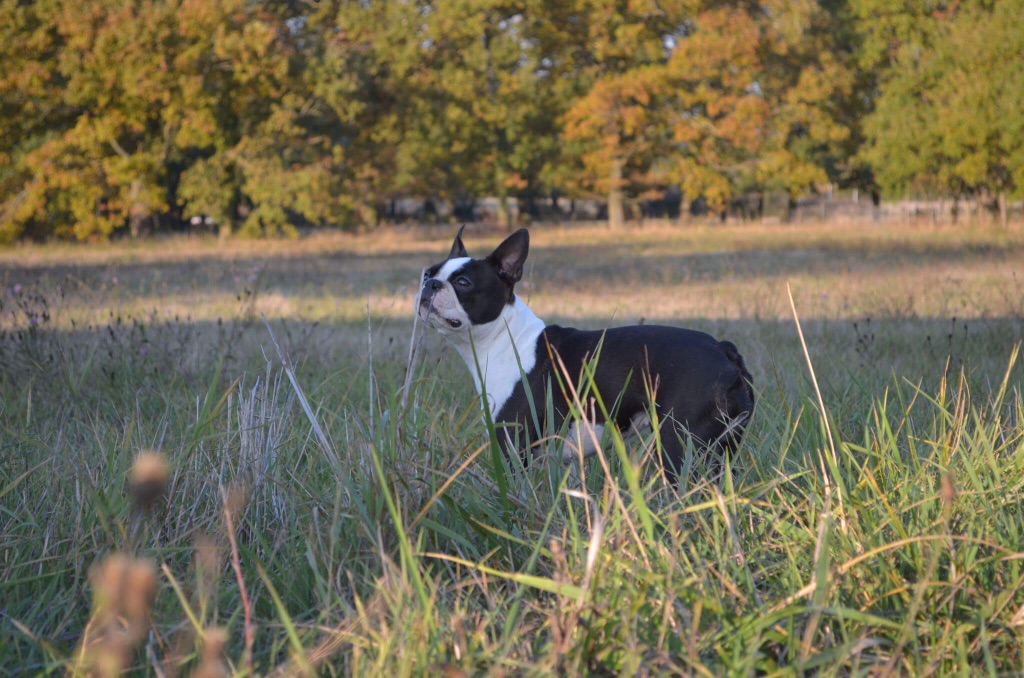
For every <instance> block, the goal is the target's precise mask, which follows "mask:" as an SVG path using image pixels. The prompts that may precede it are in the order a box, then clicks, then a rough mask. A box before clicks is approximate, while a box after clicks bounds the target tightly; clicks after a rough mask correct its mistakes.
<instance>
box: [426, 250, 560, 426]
mask: <svg viewBox="0 0 1024 678" xmlns="http://www.w3.org/2000/svg"><path fill="white" fill-rule="evenodd" d="M445 266H447V264H445ZM442 270H444V269H443V268H442ZM455 270H458V269H455ZM449 275H451V272H449ZM437 277H440V273H439V274H438V276H437ZM467 328H468V331H463V330H466V329H467ZM542 331H544V321H543V320H541V319H540V318H538V317H537V316H536V315H534V314H533V311H531V310H530V309H529V307H528V306H527V305H526V304H524V303H523V302H522V300H520V299H519V297H516V298H515V300H514V301H513V302H512V303H511V304H506V305H505V308H504V309H502V311H501V315H500V316H498V317H497V318H495V319H494V320H492V321H491V322H489V323H486V324H484V325H468V324H467V325H465V326H464V327H463V328H460V331H458V332H446V333H445V335H446V336H447V337H448V339H449V340H450V341H451V342H452V344H453V345H454V346H455V350H456V351H458V352H459V355H461V356H462V359H463V361H465V363H466V366H467V367H469V372H470V374H472V375H473V383H474V384H476V392H477V393H482V392H483V391H484V388H485V387H486V392H487V406H488V407H487V409H488V410H490V412H491V417H492V418H493V417H495V416H497V414H498V412H500V411H501V408H502V407H504V405H505V403H506V402H508V399H509V398H510V397H511V396H512V391H513V390H515V387H516V384H518V383H519V381H520V379H521V373H520V368H522V372H523V373H526V374H529V373H530V371H531V370H532V369H533V366H534V364H535V363H536V362H537V339H538V338H539V337H540V333H541V332H542ZM474 349H475V351H476V356H475V357H474ZM516 354H518V355H519V361H518V362H517V361H516ZM477 364H479V366H480V369H479V370H477Z"/></svg>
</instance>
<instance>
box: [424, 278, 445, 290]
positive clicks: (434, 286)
mask: <svg viewBox="0 0 1024 678" xmlns="http://www.w3.org/2000/svg"><path fill="white" fill-rule="evenodd" d="M424 287H426V288H427V289H428V290H430V291H432V292H436V291H437V290H439V289H441V288H442V287H444V283H443V282H441V281H440V280H438V279H437V278H431V279H430V280H428V281H427V284H426V285H424Z"/></svg>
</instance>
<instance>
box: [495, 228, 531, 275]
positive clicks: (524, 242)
mask: <svg viewBox="0 0 1024 678" xmlns="http://www.w3.org/2000/svg"><path fill="white" fill-rule="evenodd" d="M529 251H530V232H529V231H527V230H526V229H525V228H520V229H519V230H518V231H516V232H515V233H513V234H512V235H510V236H509V237H507V238H505V241H504V242H502V243H501V244H500V245H498V247H497V248H496V249H495V250H494V251H493V252H491V254H490V256H488V257H487V261H488V262H489V263H490V264H491V265H492V266H494V270H495V271H497V272H498V277H499V278H501V279H502V280H503V281H505V282H506V283H507V284H509V285H515V284H516V283H517V282H519V281H520V280H521V279H522V277H523V264H525V263H526V255H527V254H528V253H529Z"/></svg>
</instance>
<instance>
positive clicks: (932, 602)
mask: <svg viewBox="0 0 1024 678" xmlns="http://www.w3.org/2000/svg"><path fill="white" fill-rule="evenodd" d="M532 235H533V250H532V253H531V257H530V261H529V262H528V264H527V271H526V282H525V283H524V284H523V285H522V287H521V289H520V294H521V295H522V296H524V297H525V298H526V299H527V300H528V302H529V303H530V305H531V307H532V308H533V309H534V310H535V311H536V312H537V313H538V314H539V315H541V317H544V318H545V319H547V320H548V321H552V322H554V321H557V322H560V323H562V324H575V325H578V326H586V327H594V328H600V327H605V326H608V325H610V324H626V323H635V322H650V323H653V322H658V323H669V324H676V325H683V326H688V327H693V328H696V329H702V330H706V331H709V332H711V333H713V334H715V335H716V336H718V337H719V338H722V339H730V340H732V341H733V342H735V343H736V344H737V345H738V346H739V347H740V350H741V351H742V352H743V354H744V356H745V357H746V359H747V362H748V365H749V366H750V368H751V371H752V372H753V374H754V377H755V380H756V388H757V391H758V394H759V401H758V409H757V411H756V413H755V416H754V419H753V421H752V423H751V425H750V428H749V429H748V434H747V436H746V438H745V440H744V443H743V445H742V448H741V449H740V451H739V453H738V454H737V455H736V458H735V462H734V464H733V465H732V467H731V469H730V470H729V472H728V473H727V474H726V475H725V476H724V477H708V476H707V475H706V474H704V473H703V471H704V470H705V469H706V467H705V465H704V460H702V459H701V458H700V456H699V455H696V454H694V455H693V458H692V462H693V464H694V466H695V468H696V469H697V470H696V472H695V473H694V474H693V475H692V476H691V477H690V478H688V479H684V481H682V483H681V485H680V487H678V488H677V489H673V488H670V487H667V486H666V485H665V483H664V482H663V480H662V478H661V476H660V474H659V473H658V472H657V469H656V464H655V463H654V462H653V461H652V459H653V458H654V457H656V454H653V447H654V446H655V445H656V441H652V440H650V439H649V438H647V437H643V436H641V437H636V436H633V437H627V438H626V439H625V440H622V439H619V438H616V439H610V440H607V441H606V445H605V447H604V454H603V455H601V456H600V457H599V458H597V459H591V460H589V461H588V462H586V464H584V465H583V466H582V467H579V468H577V467H573V466H562V465H561V464H559V463H556V462H554V461H549V460H543V459H542V460H540V461H538V462H537V463H534V464H531V465H530V466H529V467H528V468H527V469H525V470H522V469H515V468H513V469H509V468H507V467H506V466H505V465H504V462H503V460H502V459H501V457H500V455H498V454H496V453H493V452H492V448H491V446H490V444H489V439H490V438H489V432H488V430H487V428H486V426H485V425H484V423H483V422H482V421H481V420H480V417H479V409H478V405H477V403H476V402H475V400H474V393H473V390H472V382H471V379H470V376H469V375H468V374H467V373H466V372H465V368H464V366H463V365H462V364H461V361H460V360H459V358H458V356H457V355H456V354H455V353H454V351H451V350H447V349H446V348H445V347H444V346H442V345H441V344H440V343H439V342H438V341H437V339H436V337H432V336H428V337H426V338H425V339H424V340H423V343H422V345H421V346H420V349H419V352H418V355H419V356H420V359H419V360H418V361H416V368H415V371H414V373H413V375H412V379H411V381H410V389H409V390H408V392H405V391H404V390H403V383H404V381H405V377H406V374H405V373H406V366H407V362H408V353H409V346H410V336H411V331H412V327H413V324H412V317H411V309H412V301H413V296H414V294H415V289H416V284H417V280H418V278H419V274H420V270H421V268H422V267H423V266H425V265H427V264H430V263H433V262H435V261H437V260H439V259H440V258H442V257H443V256H444V254H445V253H446V252H447V251H448V248H449V245H450V242H451V240H450V239H451V237H452V232H449V231H448V230H447V229H445V230H433V229H431V230H423V231H415V230H413V231H402V232H399V231H395V232H384V233H378V234H375V235H369V236H358V237H345V236H341V235H315V236H310V237H308V238H305V239H302V240H298V241H288V242H277V241H275V242H237V243H229V244H227V245H225V246H220V245H218V244H217V243H216V242H215V241H206V240H194V239H184V238H182V239H172V240H166V241H159V242H149V243H141V244H132V243H117V244H114V245H110V246H105V247H100V246H81V247H70V246H61V245H47V246H20V247H19V248H17V249H13V250H8V251H5V252H0V285H2V293H3V296H2V302H0V303H2V306H0V332H2V335H0V601H2V602H0V672H4V673H7V672H18V671H26V672H29V673H46V672H64V671H68V670H72V671H85V670H87V669H90V670H94V671H98V672H102V671H104V670H109V671H113V670H114V668H111V667H116V666H118V665H119V664H120V663H121V662H127V663H128V664H130V665H131V666H134V667H135V668H136V669H138V670H139V671H144V672H154V673H160V672H162V673H163V675H176V674H179V673H182V672H185V673H188V672H192V671H195V672H196V675H211V676H212V675H225V672H226V673H227V674H231V673H243V674H248V673H259V674H267V673H273V672H277V673H280V674H282V675H284V674H294V673H304V672H305V673H323V674H339V675H351V674H352V673H358V674H388V675H395V676H405V675H422V674H444V675H449V676H457V675H477V674H488V675H491V674H493V675H502V674H512V675H549V674H551V673H565V674H599V675H605V674H627V675H637V674H640V675H644V674H665V673H682V674H703V675H718V674H723V673H740V674H745V673H755V672H756V673H767V674H775V673H783V674H793V673H802V672H806V671H814V672H820V673H822V674H825V675H832V674H841V675H849V674H862V673H883V672H898V673H907V674H915V675H916V674H936V673H937V674H947V673H954V672H963V673H978V672H984V673H990V674H994V673H1007V672H1011V671H1018V670H1019V669H1020V667H1021V666H1022V665H1024V578H1022V573H1024V508H1022V502H1024V400H1022V391H1021V385H1022V375H1024V368H1022V366H1021V364H1020V362H1019V361H1018V362H1014V357H1015V355H1016V348H1017V346H1018V345H1019V343H1020V341H1021V339H1022V337H1024V291H1022V289H1024V232H1022V231H1021V230H1019V229H1017V230H1009V231H1006V230H993V229H989V228H954V227H927V228H917V227H899V228H896V227H893V226H891V225H886V226H877V225H871V224H854V225H838V224H837V225H828V224H826V225H800V226H779V225H776V226H771V227H769V226H727V227H726V226H714V227H712V226H687V227H678V228H669V227H665V226H658V227H647V228H635V227H634V228H631V229H629V230H627V231H624V232H621V233H613V232H609V231H606V230H603V229H597V228H590V227H582V228H581V227H576V228H564V229H563V228H554V227H550V226H542V227H538V228H536V229H534V231H533V234H532ZM500 237H501V236H500V234H494V233H490V234H487V233H483V232H479V233H477V232H473V231H472V230H470V231H469V233H468V234H467V245H468V246H469V249H470V251H471V252H473V253H483V252H486V251H488V248H490V247H493V246H494V245H495V244H496V243H497V242H498V240H499V239H500ZM787 284H788V285H789V287H790V289H791V290H792V297H793V301H794V303H795V306H796V309H797V312H798V314H799V317H800V321H801V323H802V327H803V332H804V336H805V339H806V343H807V354H806V355H805V353H804V351H803V350H802V348H801V344H800V340H799V338H798V336H797V330H796V326H795V324H794V320H793V312H792V310H791V307H790V300H789V296H788V294H787ZM261 314H265V315H266V316H267V318H268V319H269V321H270V325H271V327H272V328H273V331H274V334H275V336H276V337H277V339H278V341H279V343H280V344H281V347H282V350H283V351H284V352H285V353H286V354H287V356H288V358H289V359H290V362H291V364H293V365H294V378H295V380H296V383H297V384H298V385H299V387H300V388H301V392H302V393H304V397H305V399H306V400H307V401H308V403H309V406H310V410H311V413H312V414H313V415H314V419H315V422H316V423H315V424H313V423H311V419H310V417H309V416H307V414H306V413H305V412H304V409H303V403H302V399H303V397H302V396H300V393H299V391H298V390H297V389H296V387H295V386H294V385H293V383H292V381H291V380H290V378H289V376H288V375H286V374H285V372H284V370H283V369H282V363H281V360H280V358H279V356H278V353H277V349H276V348H275V347H274V344H273V343H272V341H271V339H270V335H269V333H268V329H267V327H266V326H265V325H264V323H263V321H262V319H261V317H260V315H261ZM808 357H809V359H810V361H811V363H812V364H813V367H814V372H815V374H816V377H817V383H818V386H819V387H820V391H821V400H820V402H821V403H823V404H824V411H822V408H821V406H820V404H819V399H818V396H817V395H816V391H815V387H814V383H813V382H812V380H811V377H810V373H809V369H808V362H807V359H808ZM557 445H558V442H557V441H554V442H552V443H551V446H553V447H557ZM144 449H149V450H157V451H159V452H160V453H161V454H162V455H163V458H164V459H165V460H166V462H167V464H168V465H169V471H168V473H169V475H168V478H167V481H166V483H164V482H162V481H161V478H160V476H161V473H160V470H159V462H158V461H153V460H150V463H151V464H153V465H155V466H156V467H157V469H156V470H155V471H153V472H152V475H151V476H147V477H148V478H150V480H149V484H147V483H146V482H142V483H141V484H140V482H139V479H138V477H136V478H135V480H134V481H133V480H130V478H129V474H130V473H131V469H132V465H133V461H134V460H135V459H136V457H137V456H138V455H139V453H140V451H142V450H144ZM135 472H136V473H139V472H144V469H143V471H140V470H139V469H138V468H136V471H135ZM144 480H145V479H144ZM154 496H155V499H154ZM150 499H152V500H153V503H152V505H151V506H150V507H149V508H148V509H145V510H144V508H143V506H142V505H141V504H145V503H146V502H147V501H148V500H150ZM204 672H205V673H204Z"/></svg>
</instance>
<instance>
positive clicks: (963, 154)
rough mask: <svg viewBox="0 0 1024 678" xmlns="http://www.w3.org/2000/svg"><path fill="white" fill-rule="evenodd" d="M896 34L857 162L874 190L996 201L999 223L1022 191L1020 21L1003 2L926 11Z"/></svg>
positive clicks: (897, 24)
mask: <svg viewBox="0 0 1024 678" xmlns="http://www.w3.org/2000/svg"><path fill="white" fill-rule="evenodd" d="M926 9H927V10H929V11H927V12H923V11H919V12H917V13H916V14H915V15H914V16H913V17H912V18H913V19H914V20H913V21H910V20H909V19H908V18H907V13H906V12H904V13H902V14H900V13H897V14H896V17H897V18H898V19H902V21H897V20H895V19H893V20H890V22H889V23H890V24H892V25H893V26H894V28H893V29H892V30H891V31H890V35H891V41H890V42H889V43H888V49H887V50H886V51H884V52H883V51H881V50H879V59H880V60H881V59H886V60H888V61H889V62H890V63H891V67H890V70H889V72H888V76H887V77H886V78H884V79H883V81H882V83H881V91H880V93H879V96H878V101H877V106H876V109H875V111H874V112H873V113H872V115H871V116H870V117H869V118H868V120H867V122H866V128H867V131H868V144H867V146H866V148H865V149H864V152H863V153H864V157H866V158H867V159H868V160H869V162H871V164H872V165H873V166H874V167H875V171H876V172H877V173H878V176H879V177H880V179H881V180H882V182H883V183H884V184H885V185H887V186H888V187H890V188H892V189H893V190H896V191H904V190H908V189H911V190H915V191H917V192H924V193H928V192H932V193H938V194H944V195H949V194H952V195H954V196H964V195H970V196H974V197H975V198H977V199H978V200H979V201H981V202H985V203H990V202H992V201H993V199H994V201H995V203H996V205H997V206H998V208H999V212H1000V214H1001V217H1002V221H1003V222H1004V223H1005V222H1006V219H1007V211H1008V210H1007V202H1008V197H1009V196H1010V195H1014V194H1019V192H1020V191H1021V189H1022V187H1024V152H1022V151H1021V149H1022V148H1024V123H1022V122H1021V120H1020V116H1019V115H1015V114H1011V113H1010V112H1011V111H1014V112H1016V111H1019V110H1021V105H1022V104H1024V32H1022V31H1021V30H1020V22H1021V19H1024V11H1022V8H1021V6H1020V5H1019V3H1015V2H1011V1H1003V2H995V3H984V2H965V3H962V4H956V5H949V6H946V5H942V4H931V5H929V6H928V7H927V8H926Z"/></svg>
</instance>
